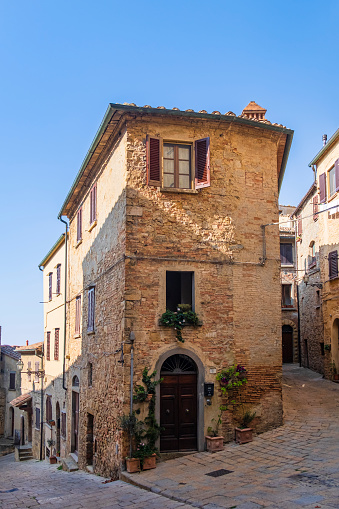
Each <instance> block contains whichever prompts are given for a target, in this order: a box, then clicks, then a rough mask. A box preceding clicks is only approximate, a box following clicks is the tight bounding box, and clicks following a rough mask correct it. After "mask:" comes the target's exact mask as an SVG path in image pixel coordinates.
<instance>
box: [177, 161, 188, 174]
mask: <svg viewBox="0 0 339 509" xmlns="http://www.w3.org/2000/svg"><path fill="white" fill-rule="evenodd" d="M179 173H184V174H185V175H189V174H190V162H189V161H179Z"/></svg>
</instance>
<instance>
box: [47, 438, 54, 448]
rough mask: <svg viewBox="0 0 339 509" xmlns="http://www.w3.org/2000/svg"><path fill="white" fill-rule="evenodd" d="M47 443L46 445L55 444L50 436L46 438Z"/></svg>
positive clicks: (51, 445)
mask: <svg viewBox="0 0 339 509" xmlns="http://www.w3.org/2000/svg"><path fill="white" fill-rule="evenodd" d="M47 444H48V447H53V445H55V441H54V440H52V439H51V438H49V439H48V440H47Z"/></svg>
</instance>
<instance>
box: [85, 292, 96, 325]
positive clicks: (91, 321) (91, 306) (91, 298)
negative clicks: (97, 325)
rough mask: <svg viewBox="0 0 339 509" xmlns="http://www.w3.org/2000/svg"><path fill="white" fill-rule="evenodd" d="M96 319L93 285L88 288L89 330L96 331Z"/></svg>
mask: <svg viewBox="0 0 339 509" xmlns="http://www.w3.org/2000/svg"><path fill="white" fill-rule="evenodd" d="M94 319H95V288H94V287H92V288H90V289H89V290H88V319H87V331H88V332H94Z"/></svg>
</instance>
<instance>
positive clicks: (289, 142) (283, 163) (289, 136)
mask: <svg viewBox="0 0 339 509" xmlns="http://www.w3.org/2000/svg"><path fill="white" fill-rule="evenodd" d="M293 134H294V133H293V131H290V132H289V133H287V136H286V144H285V150H284V155H283V159H282V161H281V167H280V171H279V178H278V192H279V193H280V189H281V186H282V182H283V179H284V175H285V170H286V165H287V161H288V156H289V153H290V150H291V145H292V140H293Z"/></svg>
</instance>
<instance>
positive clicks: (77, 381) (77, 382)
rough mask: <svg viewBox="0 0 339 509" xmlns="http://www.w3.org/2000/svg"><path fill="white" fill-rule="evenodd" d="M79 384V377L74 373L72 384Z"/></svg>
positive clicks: (75, 385) (77, 385)
mask: <svg viewBox="0 0 339 509" xmlns="http://www.w3.org/2000/svg"><path fill="white" fill-rule="evenodd" d="M79 385H80V382H79V378H78V377H77V376H76V375H74V377H73V380H72V386H73V387H79Z"/></svg>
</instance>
